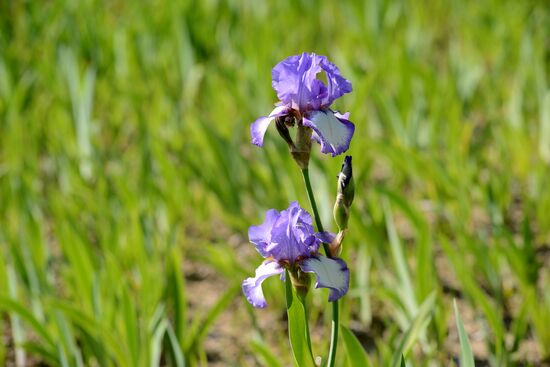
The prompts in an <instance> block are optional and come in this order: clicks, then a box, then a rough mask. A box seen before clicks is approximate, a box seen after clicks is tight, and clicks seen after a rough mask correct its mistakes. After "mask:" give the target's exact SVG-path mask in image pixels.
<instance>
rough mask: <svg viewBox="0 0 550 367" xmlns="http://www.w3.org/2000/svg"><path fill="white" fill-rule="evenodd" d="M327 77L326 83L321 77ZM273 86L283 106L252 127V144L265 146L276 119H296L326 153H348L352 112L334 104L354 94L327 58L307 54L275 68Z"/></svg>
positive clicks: (279, 105)
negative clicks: (339, 109) (336, 110)
mask: <svg viewBox="0 0 550 367" xmlns="http://www.w3.org/2000/svg"><path fill="white" fill-rule="evenodd" d="M320 72H324V73H325V75H326V81H327V83H326V84H325V83H324V82H323V81H321V80H320V79H317V76H318V74H319V73H320ZM271 76H272V80H273V81H272V86H273V89H274V90H275V91H276V92H277V97H279V103H277V104H276V107H275V109H274V110H273V111H271V113H270V114H269V116H262V117H260V118H259V119H257V120H256V121H255V122H254V123H252V125H251V126H250V134H251V135H252V143H253V144H255V145H257V146H259V147H261V146H262V145H263V141H264V135H265V132H266V130H267V127H268V126H269V124H270V123H271V121H273V120H274V119H275V118H277V117H280V116H293V117H294V118H296V120H297V121H298V123H299V124H300V123H301V124H303V126H306V127H309V128H311V129H312V130H313V134H312V139H313V140H315V141H316V142H317V143H319V144H321V152H322V153H326V154H328V153H330V154H332V156H333V157H334V156H336V155H338V154H341V153H343V152H345V151H346V150H348V148H349V144H350V142H351V138H352V136H353V132H354V131H355V126H354V125H353V123H351V122H350V121H349V120H348V118H349V113H345V114H343V115H342V114H340V113H338V112H335V111H332V110H331V109H330V105H331V104H332V102H334V100H336V99H337V98H339V97H341V96H342V95H344V94H346V93H349V92H351V90H352V88H351V83H350V82H349V81H348V80H347V79H345V78H344V77H342V75H340V70H338V67H336V66H335V65H334V64H332V63H330V62H329V61H328V59H327V58H326V57H325V56H319V55H316V54H314V53H311V54H308V53H307V52H304V53H303V54H301V55H296V56H290V57H288V58H286V59H285V60H283V61H281V62H280V63H278V64H277V65H275V67H274V68H273V71H272V73H271Z"/></svg>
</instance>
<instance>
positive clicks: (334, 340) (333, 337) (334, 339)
mask: <svg viewBox="0 0 550 367" xmlns="http://www.w3.org/2000/svg"><path fill="white" fill-rule="evenodd" d="M302 176H303V177H304V183H305V185H306V191H307V196H308V198H309V203H310V204H311V210H312V211H313V218H314V219H315V225H316V226H317V231H319V232H324V231H325V230H324V229H323V224H322V223H321V218H320V217H319V211H318V210H317V203H316V202H315V196H314V195H313V189H312V188H311V182H310V180H309V170H308V169H307V168H304V169H302ZM323 249H324V250H325V254H326V255H327V257H332V256H331V255H330V249H329V244H328V243H323ZM338 328H339V309H338V301H334V302H332V330H331V333H330V349H329V354H328V363H327V366H328V367H334V362H335V361H336V347H337V345H338Z"/></svg>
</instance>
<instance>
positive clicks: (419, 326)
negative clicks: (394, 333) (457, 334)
mask: <svg viewBox="0 0 550 367" xmlns="http://www.w3.org/2000/svg"><path fill="white" fill-rule="evenodd" d="M434 303H435V291H434V292H432V293H431V294H430V295H429V296H428V297H427V298H426V300H425V301H424V303H422V305H421V306H420V308H419V309H418V313H417V314H416V317H415V318H414V320H413V321H412V323H411V325H410V326H409V328H408V329H407V331H406V332H405V335H403V338H402V339H401V342H400V343H399V346H398V347H397V349H396V350H395V352H394V354H393V359H392V364H391V365H392V366H396V367H397V366H399V364H400V360H401V358H402V356H404V355H405V354H407V352H408V351H409V350H410V348H411V347H412V346H413V344H414V342H415V341H416V339H418V336H419V335H420V334H421V333H422V331H423V330H424V329H425V328H426V327H427V324H428V323H427V321H428V320H429V316H430V315H431V313H432V309H433V306H434Z"/></svg>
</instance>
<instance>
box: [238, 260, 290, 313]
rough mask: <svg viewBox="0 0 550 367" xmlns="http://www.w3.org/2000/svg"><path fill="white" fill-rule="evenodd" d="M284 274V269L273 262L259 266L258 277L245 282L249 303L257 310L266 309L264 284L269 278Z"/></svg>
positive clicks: (244, 286)
mask: <svg viewBox="0 0 550 367" xmlns="http://www.w3.org/2000/svg"><path fill="white" fill-rule="evenodd" d="M282 272H283V268H282V267H281V266H280V265H279V264H277V263H276V262H275V261H273V260H266V261H264V262H263V263H262V264H261V265H260V266H258V268H257V269H256V276H255V277H254V278H247V279H245V280H244V281H243V285H242V288H243V293H244V295H245V297H246V299H247V300H248V302H250V304H251V305H252V306H254V307H256V308H264V307H265V306H267V303H266V301H265V297H264V292H263V290H262V283H263V281H264V280H266V279H267V278H269V277H271V276H273V275H278V274H281V273H282Z"/></svg>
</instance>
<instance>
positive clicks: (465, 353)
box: [453, 299, 475, 367]
mask: <svg viewBox="0 0 550 367" xmlns="http://www.w3.org/2000/svg"><path fill="white" fill-rule="evenodd" d="M453 307H454V310H455V319H456V328H457V329H458V338H459V340H460V366H461V367H475V363H474V354H473V353H472V346H471V345H470V341H469V340H468V335H467V334H466V331H465V330H464V324H463V323H462V319H461V318H460V314H459V313H458V307H457V306H456V299H454V300H453Z"/></svg>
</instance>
